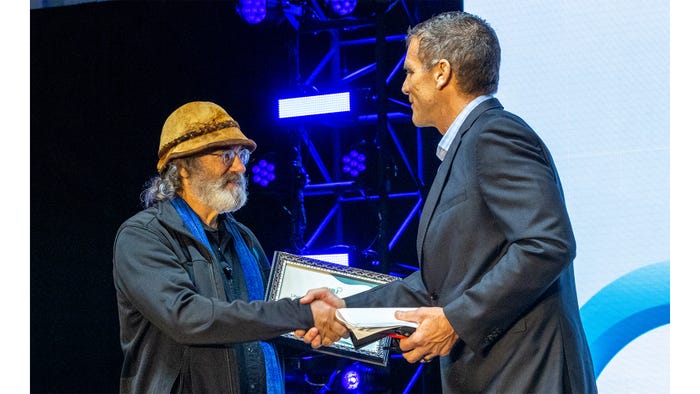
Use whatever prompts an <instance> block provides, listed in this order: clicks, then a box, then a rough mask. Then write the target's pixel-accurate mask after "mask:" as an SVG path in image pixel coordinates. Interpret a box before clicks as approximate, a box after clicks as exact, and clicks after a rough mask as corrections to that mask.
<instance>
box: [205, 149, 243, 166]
mask: <svg viewBox="0 0 700 394" xmlns="http://www.w3.org/2000/svg"><path fill="white" fill-rule="evenodd" d="M207 154H208V155H212V156H219V157H221V162H222V163H223V164H224V166H225V167H227V168H228V167H230V166H231V165H232V164H233V162H234V160H236V156H238V158H239V159H240V160H241V163H243V165H244V166H247V165H248V160H250V151H249V150H248V149H246V148H235V149H228V150H225V151H223V152H220V153H207Z"/></svg>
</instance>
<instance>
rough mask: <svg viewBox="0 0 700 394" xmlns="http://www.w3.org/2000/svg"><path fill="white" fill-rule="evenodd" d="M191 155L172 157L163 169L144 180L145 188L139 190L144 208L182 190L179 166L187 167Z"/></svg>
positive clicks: (169, 197)
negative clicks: (146, 180)
mask: <svg viewBox="0 0 700 394" xmlns="http://www.w3.org/2000/svg"><path fill="white" fill-rule="evenodd" d="M191 159H192V158H191V157H184V158H179V159H173V160H172V161H171V162H169V163H168V165H167V166H165V168H164V169H163V171H162V172H161V173H160V174H158V175H156V176H154V177H153V178H151V179H149V180H148V182H146V189H144V191H142V192H141V202H142V203H143V206H144V207H145V208H148V207H150V206H151V205H153V204H155V203H157V202H160V201H166V200H171V199H172V198H173V197H175V196H176V195H177V194H178V193H180V192H181V191H182V177H181V176H180V168H185V169H189V168H190V167H191V165H192V163H191Z"/></svg>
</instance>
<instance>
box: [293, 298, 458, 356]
mask: <svg viewBox="0 0 700 394" xmlns="http://www.w3.org/2000/svg"><path fill="white" fill-rule="evenodd" d="M299 301H300V302H301V303H302V304H311V305H310V306H311V313H312V314H313V317H314V327H311V328H310V329H308V330H303V329H300V330H296V331H294V336H296V337H297V338H298V339H303V340H304V342H305V343H307V344H310V345H311V347H312V348H314V349H317V348H319V347H321V346H330V345H332V344H333V343H334V342H336V341H338V340H339V339H340V338H344V337H347V336H348V330H347V328H346V327H345V326H344V325H343V323H341V322H340V321H339V320H338V319H337V318H336V314H335V311H336V309H339V308H345V307H346V304H345V301H344V300H343V299H342V298H339V297H338V296H336V295H335V294H333V293H332V292H331V291H330V290H329V289H328V288H325V287H322V288H318V289H312V290H309V291H308V292H307V293H306V294H305V295H304V296H303V297H302V298H301V299H300V300H299ZM394 317H395V318H396V319H398V320H404V321H407V322H417V323H418V327H417V328H416V331H415V332H414V333H413V334H411V336H409V337H407V338H403V339H401V340H400V341H399V347H400V349H401V351H402V352H403V353H402V355H403V357H404V358H405V359H406V361H408V362H410V363H415V362H416V361H420V362H429V361H431V360H432V359H434V358H435V357H439V356H445V355H447V354H449V352H450V350H451V349H452V347H453V346H454V344H455V343H456V342H457V340H458V339H459V336H458V335H457V333H456V332H455V330H454V329H453V328H452V325H451V324H450V322H449V321H448V320H447V318H446V317H445V314H444V312H443V309H442V308H439V307H430V308H427V307H423V308H418V309H415V310H410V311H397V312H396V313H395V315H394Z"/></svg>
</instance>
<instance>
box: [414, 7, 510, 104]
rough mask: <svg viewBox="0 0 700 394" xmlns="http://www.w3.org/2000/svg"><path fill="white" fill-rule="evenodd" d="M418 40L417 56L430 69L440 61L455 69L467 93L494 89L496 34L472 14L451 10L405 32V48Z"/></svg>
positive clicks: (498, 48) (497, 63)
mask: <svg viewBox="0 0 700 394" xmlns="http://www.w3.org/2000/svg"><path fill="white" fill-rule="evenodd" d="M413 38H417V39H419V45H418V56H419V57H420V59H421V61H422V62H423V67H424V68H425V69H426V70H430V69H431V68H432V67H433V66H434V65H435V64H437V62H438V61H439V60H440V59H446V60H447V61H448V62H450V66H452V68H453V69H455V74H456V76H457V82H458V84H459V87H460V88H461V90H462V91H463V92H464V93H467V94H479V95H481V94H494V93H496V91H497V90H498V73H499V71H498V70H499V67H500V64H501V46H500V44H499V43H498V37H497V36H496V32H495V31H494V30H493V29H492V28H491V26H489V24H488V23H486V21H484V20H483V19H481V18H479V17H478V16H476V15H472V14H469V13H466V12H461V11H451V12H445V13H442V14H439V15H436V16H434V17H432V18H430V19H428V20H426V21H424V22H421V23H419V24H417V25H416V26H414V27H413V28H409V29H408V33H407V35H406V45H408V44H409V43H410V42H411V39H413Z"/></svg>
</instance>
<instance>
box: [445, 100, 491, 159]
mask: <svg viewBox="0 0 700 394" xmlns="http://www.w3.org/2000/svg"><path fill="white" fill-rule="evenodd" d="M491 97H493V96H491V95H484V96H479V97H477V98H475V99H474V100H472V101H470V102H469V104H467V105H466V106H465V107H464V108H463V109H462V110H461V111H460V112H459V115H457V117H456V118H455V120H454V121H453V122H452V124H451V125H450V128H448V129H447V132H446V133H445V135H443V136H442V139H441V140H440V143H438V146H437V151H436V152H435V154H436V155H437V157H438V158H439V159H440V161H443V160H445V155H447V151H448V150H449V149H450V146H451V145H452V142H453V141H454V139H455V137H456V136H457V132H458V131H459V128H460V126H462V123H464V120H465V119H467V116H469V114H470V113H471V112H472V110H473V109H474V108H476V106H477V105H479V104H481V103H483V102H484V101H486V100H488V99H490V98H491Z"/></svg>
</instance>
